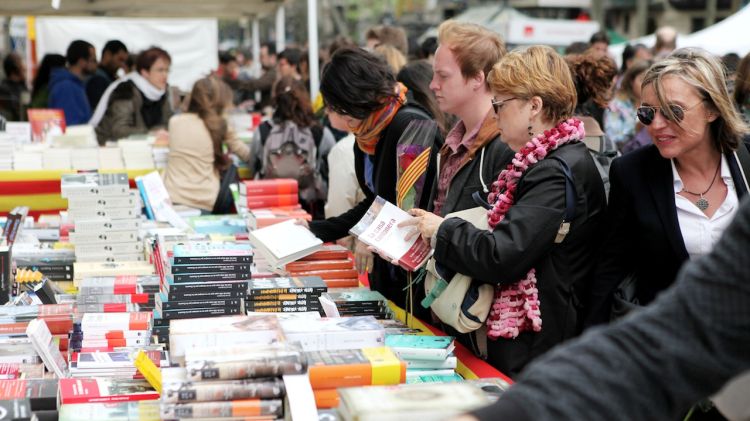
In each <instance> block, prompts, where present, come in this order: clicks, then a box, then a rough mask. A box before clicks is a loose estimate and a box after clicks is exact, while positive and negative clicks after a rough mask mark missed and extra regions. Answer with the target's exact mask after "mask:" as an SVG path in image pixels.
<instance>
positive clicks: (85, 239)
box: [68, 230, 138, 244]
mask: <svg viewBox="0 0 750 421" xmlns="http://www.w3.org/2000/svg"><path fill="white" fill-rule="evenodd" d="M68 237H69V238H70V242H71V243H74V244H86V243H107V242H109V243H124V242H128V241H138V231H137V230H129V231H102V232H99V233H92V234H83V233H78V232H71V233H70V234H68Z"/></svg>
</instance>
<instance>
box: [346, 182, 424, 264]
mask: <svg viewBox="0 0 750 421" xmlns="http://www.w3.org/2000/svg"><path fill="white" fill-rule="evenodd" d="M411 218H412V216H411V215H409V214H408V213H406V212H405V211H403V210H402V209H400V208H399V207H397V206H396V205H394V204H392V203H390V202H388V201H386V200H385V199H383V198H382V197H380V196H378V197H376V198H375V200H374V201H373V202H372V205H370V208H369V209H368V210H367V212H366V213H365V216H363V217H362V219H360V220H359V222H357V224H356V225H355V226H354V227H353V228H352V229H351V230H349V233H351V234H352V235H354V236H356V237H357V238H358V239H359V240H360V241H362V242H363V243H365V244H367V245H368V246H371V247H374V248H376V249H378V250H380V252H381V253H383V254H385V255H386V256H388V257H389V258H391V259H393V260H398V262H399V264H400V265H401V266H403V267H405V268H407V269H409V270H410V271H415V270H417V269H419V268H420V267H421V266H422V265H423V264H424V263H425V262H426V261H427V259H428V258H429V257H430V256H431V255H432V251H433V250H432V248H431V247H430V245H429V244H427V243H426V242H424V241H423V240H422V238H421V237H420V236H419V235H415V236H414V237H413V238H412V239H410V240H408V241H407V240H406V236H407V234H408V233H409V232H410V230H411V229H413V228H399V227H398V224H399V223H401V222H403V221H406V220H408V219H411Z"/></svg>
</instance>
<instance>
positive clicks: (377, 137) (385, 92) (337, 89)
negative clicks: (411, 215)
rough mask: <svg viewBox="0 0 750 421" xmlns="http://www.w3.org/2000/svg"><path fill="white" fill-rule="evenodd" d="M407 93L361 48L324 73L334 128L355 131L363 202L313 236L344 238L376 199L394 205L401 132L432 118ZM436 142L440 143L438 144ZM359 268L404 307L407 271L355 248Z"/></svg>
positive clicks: (317, 225) (347, 51) (430, 173)
mask: <svg viewBox="0 0 750 421" xmlns="http://www.w3.org/2000/svg"><path fill="white" fill-rule="evenodd" d="M407 91H408V89H407V88H406V87H405V86H404V85H403V84H402V83H400V82H397V81H396V78H395V77H394V75H393V73H392V72H391V69H390V68H389V67H388V64H386V63H385V61H383V60H382V59H380V58H379V57H377V56H376V55H374V54H372V53H370V52H367V51H365V50H363V49H360V48H342V49H340V50H338V51H337V52H336V53H335V54H334V55H333V56H332V57H331V61H330V62H329V63H328V64H327V65H326V66H325V68H324V69H323V75H322V78H321V83H320V92H321V93H322V95H323V99H324V101H325V104H326V107H327V111H328V116H329V118H330V119H331V124H332V126H333V127H336V128H339V129H341V130H348V131H351V132H352V133H354V136H355V141H356V147H355V148H354V167H355V172H356V174H357V180H358V181H359V185H360V187H361V188H362V191H363V192H364V193H365V199H364V200H363V201H361V202H360V203H359V204H358V205H357V206H355V207H354V208H353V209H351V210H349V211H347V212H345V213H343V214H341V215H339V216H337V217H333V218H328V219H326V220H324V221H313V222H312V223H311V224H310V229H311V230H312V232H313V233H314V234H315V235H317V236H318V237H319V238H321V239H322V240H323V241H335V240H337V239H339V238H343V237H346V236H347V235H348V233H349V229H351V228H352V227H353V226H354V225H355V224H356V223H357V222H358V221H359V220H360V219H361V218H362V217H363V216H364V215H365V212H366V211H367V209H368V208H369V207H370V205H371V204H372V202H373V200H374V199H375V197H376V196H381V197H382V198H384V199H385V200H387V201H389V202H391V203H396V202H397V200H396V182H397V165H398V164H397V163H398V159H397V154H396V149H397V145H398V141H399V139H400V137H401V134H402V133H403V132H404V131H405V130H406V128H407V127H408V126H409V123H411V122H412V121H415V120H431V117H430V115H429V114H428V113H427V112H425V111H424V109H423V108H422V107H420V106H419V105H418V104H417V103H416V101H414V100H413V99H412V98H410V96H411V95H407ZM439 142H440V141H439V139H438V142H437V143H439ZM436 151H437V148H435V147H433V148H431V152H430V153H431V157H430V166H429V168H428V169H427V174H426V176H425V184H424V187H423V191H425V192H429V191H430V189H431V188H432V180H433V179H434V177H435V174H434V168H433V167H434V164H433V163H434V160H435V156H434V155H435V152H436ZM427 196H428V195H426V194H423V195H421V199H420V201H421V202H420V203H418V205H419V207H421V208H426V207H427V202H428V198H427ZM355 258H356V262H357V268H358V269H359V271H360V273H361V272H370V273H371V275H370V287H371V288H372V289H374V290H377V291H380V292H381V293H383V294H384V295H385V296H386V297H387V298H389V299H390V300H392V301H394V302H395V303H396V305H399V306H401V307H403V306H404V305H405V303H406V299H405V298H406V292H405V291H404V288H405V286H406V279H407V276H406V272H405V271H403V270H402V269H400V268H397V267H395V266H392V265H391V264H390V263H389V262H386V261H384V260H382V259H380V258H379V257H378V256H373V254H372V253H371V252H370V251H369V250H367V248H366V246H364V245H358V246H357V247H356V250H355Z"/></svg>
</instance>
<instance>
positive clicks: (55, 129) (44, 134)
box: [27, 108, 65, 143]
mask: <svg viewBox="0 0 750 421" xmlns="http://www.w3.org/2000/svg"><path fill="white" fill-rule="evenodd" d="M27 113H28V117H29V123H31V142H32V143H44V142H47V141H49V140H51V139H52V136H54V135H59V134H63V133H65V113H64V112H63V110H61V109H56V108H54V109H30V110H27Z"/></svg>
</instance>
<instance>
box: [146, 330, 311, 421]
mask: <svg viewBox="0 0 750 421" xmlns="http://www.w3.org/2000/svg"><path fill="white" fill-rule="evenodd" d="M306 371H307V360H306V358H305V356H304V354H303V353H302V352H301V351H300V350H299V349H295V348H293V347H290V346H287V345H275V346H265V347H248V346H219V347H213V348H203V349H192V350H189V351H188V352H187V353H186V354H185V368H175V369H168V370H164V371H163V372H162V378H163V379H164V390H163V394H162V403H161V417H162V419H163V420H176V419H184V418H220V417H227V416H229V417H231V416H243V417H249V418H252V417H258V418H260V419H265V418H268V419H278V418H283V417H284V396H285V387H284V383H283V382H282V381H281V379H280V377H281V376H285V375H293V374H304V373H305V372H306Z"/></svg>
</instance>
